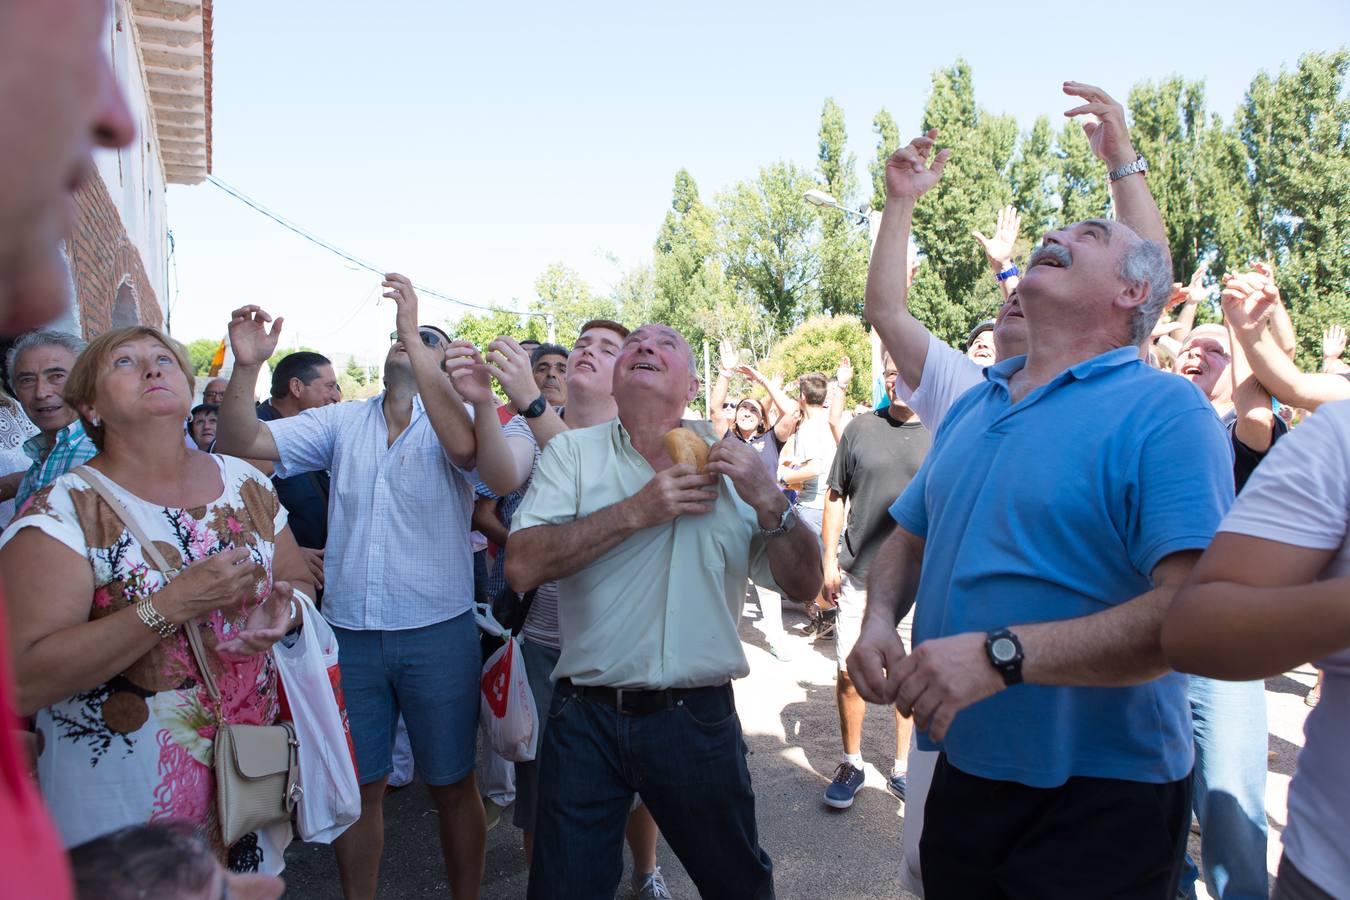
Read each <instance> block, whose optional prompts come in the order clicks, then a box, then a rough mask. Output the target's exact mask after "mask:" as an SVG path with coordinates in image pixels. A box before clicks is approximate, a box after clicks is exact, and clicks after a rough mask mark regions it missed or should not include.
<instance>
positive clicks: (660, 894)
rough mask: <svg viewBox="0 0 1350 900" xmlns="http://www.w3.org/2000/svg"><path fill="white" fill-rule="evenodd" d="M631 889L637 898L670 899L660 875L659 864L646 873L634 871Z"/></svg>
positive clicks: (650, 899)
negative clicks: (653, 869)
mask: <svg viewBox="0 0 1350 900" xmlns="http://www.w3.org/2000/svg"><path fill="white" fill-rule="evenodd" d="M633 890H634V891H636V892H637V893H636V894H635V896H636V897H637V898H638V900H672V898H671V895H670V891H669V890H668V889H667V888H666V880H665V879H664V878H662V877H661V867H660V866H657V867H656V869H655V871H652V872H648V873H647V874H646V875H641V874H639V873H637V872H634V873H633Z"/></svg>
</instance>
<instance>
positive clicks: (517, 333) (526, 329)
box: [445, 309, 548, 349]
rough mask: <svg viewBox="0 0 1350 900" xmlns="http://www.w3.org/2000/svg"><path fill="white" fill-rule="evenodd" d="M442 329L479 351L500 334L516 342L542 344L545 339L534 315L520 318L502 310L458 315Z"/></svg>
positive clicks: (540, 320) (542, 326)
mask: <svg viewBox="0 0 1350 900" xmlns="http://www.w3.org/2000/svg"><path fill="white" fill-rule="evenodd" d="M445 330H446V331H447V332H449V333H450V334H451V335H453V336H454V337H455V338H456V339H457V340H462V341H470V342H472V343H473V345H474V346H475V347H478V348H479V349H482V348H484V347H486V346H487V345H488V344H490V343H492V342H493V341H494V340H496V339H497V338H499V337H501V336H502V335H507V336H509V337H513V338H515V339H516V340H518V341H523V340H526V339H532V340H536V341H542V340H544V339H545V338H546V337H547V336H548V331H547V326H546V325H545V323H544V320H543V319H542V318H539V317H537V316H521V315H520V314H519V313H516V312H512V311H510V310H506V309H494V310H492V311H491V312H484V313H476V314H473V315H464V316H460V317H459V318H458V319H456V320H455V321H454V322H448V323H446V327H445Z"/></svg>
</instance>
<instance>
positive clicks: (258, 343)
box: [230, 304, 285, 366]
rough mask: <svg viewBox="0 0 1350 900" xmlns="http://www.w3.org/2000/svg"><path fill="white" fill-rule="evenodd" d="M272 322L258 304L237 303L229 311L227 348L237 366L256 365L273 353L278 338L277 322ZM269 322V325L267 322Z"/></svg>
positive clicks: (265, 360) (279, 327)
mask: <svg viewBox="0 0 1350 900" xmlns="http://www.w3.org/2000/svg"><path fill="white" fill-rule="evenodd" d="M284 321H285V319H284V318H278V319H277V320H276V321H273V320H272V317H271V316H269V315H268V314H267V312H266V311H265V310H264V309H263V308H262V307H261V306H255V305H252V304H250V305H249V306H241V307H239V308H238V309H236V310H235V311H234V312H232V313H230V349H231V350H233V351H234V361H235V363H236V364H237V365H241V366H260V365H262V364H263V363H265V362H267V360H269V359H271V358H272V354H273V353H276V352H277V341H279V340H280V339H281V323H282V322H284ZM268 322H272V328H271V329H270V330H269V329H268V328H267V323H268Z"/></svg>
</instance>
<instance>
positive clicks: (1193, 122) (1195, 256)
mask: <svg viewBox="0 0 1350 900" xmlns="http://www.w3.org/2000/svg"><path fill="white" fill-rule="evenodd" d="M1129 109H1130V118H1131V120H1132V121H1131V127H1130V137H1131V139H1132V140H1133V142H1134V147H1135V149H1136V150H1138V151H1139V152H1140V153H1141V154H1143V156H1144V158H1145V159H1147V160H1148V165H1149V174H1148V186H1149V189H1150V190H1151V191H1152V192H1153V199H1154V200H1156V201H1157V203H1158V210H1159V212H1161V213H1162V219H1163V224H1164V226H1165V227H1166V229H1167V243H1168V245H1169V246H1170V247H1171V250H1172V277H1173V280H1175V281H1181V282H1188V281H1190V278H1191V273H1192V272H1193V271H1195V268H1196V265H1197V264H1198V263H1199V262H1200V258H1201V255H1202V250H1203V247H1202V245H1201V235H1202V231H1203V225H1202V219H1203V217H1204V212H1205V209H1206V207H1207V206H1208V198H1206V197H1204V196H1203V195H1202V194H1201V193H1200V185H1199V182H1198V179H1197V170H1198V169H1199V168H1200V165H1201V160H1202V156H1201V150H1202V148H1203V147H1204V146H1205V140H1204V137H1205V136H1204V130H1205V127H1206V121H1205V87H1204V85H1203V84H1202V83H1201V82H1197V81H1193V82H1187V81H1183V80H1182V79H1181V78H1179V77H1176V76H1174V77H1172V78H1169V79H1167V80H1165V81H1163V82H1160V83H1159V84H1156V85H1155V84H1153V83H1152V82H1141V83H1139V84H1137V85H1135V86H1134V89H1133V90H1131V91H1130V99H1129Z"/></svg>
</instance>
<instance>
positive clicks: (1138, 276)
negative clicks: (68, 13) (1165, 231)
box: [1116, 237, 1172, 345]
mask: <svg viewBox="0 0 1350 900" xmlns="http://www.w3.org/2000/svg"><path fill="white" fill-rule="evenodd" d="M1116 276H1117V277H1118V278H1120V280H1121V281H1123V282H1125V283H1126V284H1127V285H1130V286H1131V287H1133V286H1134V285H1139V284H1147V285H1148V296H1146V297H1145V298H1144V302H1143V303H1140V304H1139V305H1138V306H1136V307H1135V309H1134V316H1133V318H1131V319H1130V341H1131V342H1132V343H1134V344H1136V345H1138V344H1142V343H1143V342H1144V341H1146V340H1148V337H1149V335H1150V334H1152V333H1153V326H1155V325H1157V324H1158V318H1159V317H1160V316H1161V315H1162V312H1163V309H1164V308H1165V307H1166V306H1167V301H1168V300H1170V299H1171V297H1172V266H1171V264H1170V263H1169V262H1168V260H1167V252H1166V251H1165V250H1164V249H1163V247H1162V245H1161V244H1159V243H1157V242H1156V241H1150V240H1146V239H1145V238H1141V237H1136V238H1135V240H1134V241H1133V242H1132V243H1131V244H1130V246H1128V247H1126V248H1125V254H1124V256H1122V257H1121V259H1120V265H1119V267H1118V268H1117V269H1116Z"/></svg>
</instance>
